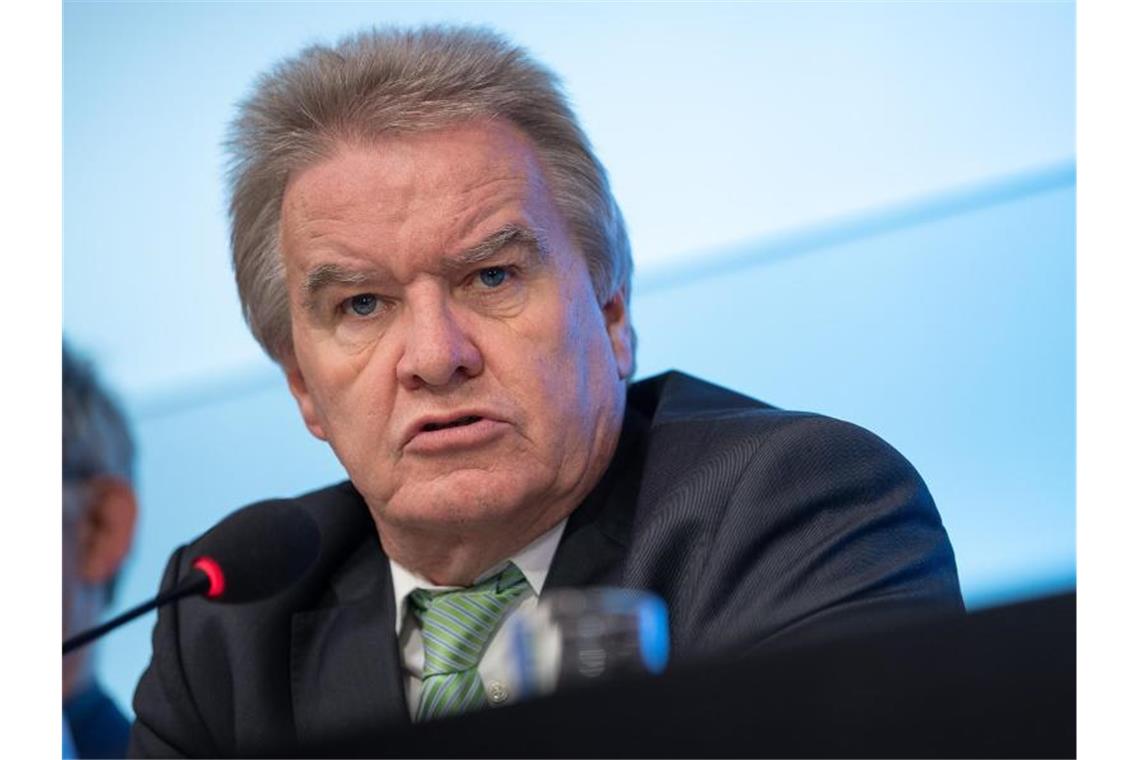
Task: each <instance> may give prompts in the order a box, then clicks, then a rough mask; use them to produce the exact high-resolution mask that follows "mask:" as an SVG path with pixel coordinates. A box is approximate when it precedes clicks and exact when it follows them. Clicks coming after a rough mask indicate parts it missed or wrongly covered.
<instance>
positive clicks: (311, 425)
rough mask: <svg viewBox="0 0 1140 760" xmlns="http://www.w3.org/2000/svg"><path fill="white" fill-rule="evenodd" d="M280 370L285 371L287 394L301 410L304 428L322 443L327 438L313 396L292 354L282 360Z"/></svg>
mask: <svg viewBox="0 0 1140 760" xmlns="http://www.w3.org/2000/svg"><path fill="white" fill-rule="evenodd" d="M281 367H282V369H284V370H285V379H286V380H287V381H288V383H289V392H290V393H292V394H293V398H294V399H296V400H297V408H299V409H300V410H301V418H302V419H303V420H305V427H307V428H308V429H309V432H310V433H312V434H313V435H314V436H315V437H316V438H319V439H320V440H322V441H327V440H328V436H326V435H325V429H324V427H323V426H322V425H321V421H320V417H319V415H318V414H317V404H316V402H315V401H314V400H313V395H312V394H311V393H309V386H308V384H307V383H306V382H305V375H304V373H302V372H301V367H300V365H299V364H298V363H297V358H296V356H294V355H293V353H292V352H290V353H289V356H288V357H286V358H285V359H283V360H282V362H281Z"/></svg>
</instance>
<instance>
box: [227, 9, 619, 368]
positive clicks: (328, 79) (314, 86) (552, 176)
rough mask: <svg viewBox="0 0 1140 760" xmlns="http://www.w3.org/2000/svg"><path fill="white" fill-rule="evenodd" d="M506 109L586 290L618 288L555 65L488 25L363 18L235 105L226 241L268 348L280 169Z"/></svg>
mask: <svg viewBox="0 0 1140 760" xmlns="http://www.w3.org/2000/svg"><path fill="white" fill-rule="evenodd" d="M478 118H494V119H503V120H505V121H508V122H510V123H512V124H513V125H514V126H516V127H518V128H519V129H520V130H521V131H522V132H523V133H525V134H526V135H527V136H528V137H529V138H530V140H531V141H532V142H533V144H534V146H535V148H536V149H537V152H538V156H539V160H540V161H541V163H542V166H543V169H544V170H545V172H546V179H547V181H548V183H549V185H550V189H551V193H552V195H553V197H554V201H555V203H556V205H557V207H558V208H559V210H560V211H561V213H562V214H563V216H564V217H565V219H566V222H567V224H568V225H569V228H570V233H571V235H572V236H573V238H574V240H575V242H576V243H577V245H578V246H579V247H580V248H581V250H582V253H583V255H584V256H585V259H586V266H587V269H588V270H589V273H590V279H591V281H592V283H593V288H594V292H595V295H596V296H597V298H598V301H599V303H604V302H606V301H608V300H609V299H610V298H612V297H613V296H614V295H616V294H617V293H618V292H619V291H620V292H621V293H623V294H624V295H625V297H626V300H627V303H628V298H629V286H630V277H631V274H632V269H633V264H632V259H631V257H630V250H629V238H628V236H627V235H626V230H625V222H624V221H623V219H622V215H621V211H620V210H619V209H618V206H617V203H616V202H615V201H614V198H613V195H612V194H611V192H610V186H609V180H608V178H607V176H606V170H605V168H604V167H603V166H602V164H601V162H599V161H598V159H597V157H596V156H595V155H594V153H593V150H592V149H591V147H590V143H589V140H588V139H587V138H586V135H585V133H584V132H583V131H582V129H581V127H580V126H579V125H578V121H577V119H576V118H575V116H574V113H573V112H572V111H571V110H570V106H569V105H568V103H567V100H566V97H565V95H564V94H563V92H562V89H561V84H560V81H559V79H558V77H557V76H556V75H555V74H554V73H552V72H551V71H550V70H548V69H547V68H545V67H544V66H542V65H541V64H539V63H537V62H536V61H534V60H533V59H532V58H531V57H530V56H529V55H528V54H527V52H526V51H525V50H523V49H522V48H520V47H518V46H516V45H513V44H511V43H510V42H508V41H507V40H506V39H504V38H503V37H501V36H499V35H498V34H496V33H494V32H492V31H489V30H487V29H481V28H472V27H450V26H431V27H423V28H418V29H412V30H400V29H391V28H385V29H373V30H371V31H368V32H364V33H361V34H358V35H355V36H351V37H346V38H345V39H343V40H341V41H340V42H339V43H337V44H336V45H335V46H332V47H329V46H326V45H314V46H311V47H309V48H306V49H305V50H303V51H302V52H301V53H300V54H299V55H298V56H296V57H295V58H291V59H288V60H285V61H283V62H281V63H279V64H278V65H277V66H276V67H274V68H273V69H272V70H271V71H269V72H268V73H267V74H263V75H262V76H261V77H260V78H259V79H258V81H257V83H256V85H255V87H254V90H253V93H252V95H251V96H250V97H249V98H248V99H246V100H245V101H244V102H242V103H241V104H240V106H239V113H238V116H237V118H236V119H235V120H234V122H233V124H232V125H231V128H230V134H229V138H228V140H227V142H226V147H227V149H228V152H229V155H230V165H229V189H230V223H231V228H230V243H231V246H232V249H233V265H234V274H235V277H236V279H237V286H238V295H239V296H240V298H241V303H242V310H243V312H244V315H245V319H246V322H247V323H248V324H249V327H250V330H251V331H252V332H253V335H254V337H255V338H256V339H257V341H258V342H259V343H260V344H261V346H262V348H264V349H265V351H266V353H268V354H269V356H270V357H272V358H273V359H274V360H276V361H278V362H281V361H282V360H283V359H284V358H285V357H287V356H288V355H289V354H290V353H291V351H292V330H291V324H290V316H289V296H288V292H287V290H286V286H285V272H284V263H283V261H282V256H281V251H280V247H279V240H278V234H279V230H278V227H279V224H280V219H281V202H282V198H283V197H284V194H285V185H286V183H287V181H288V179H289V176H290V173H291V172H294V171H297V170H298V169H300V168H303V167H305V166H308V165H311V164H313V163H315V162H317V161H319V160H321V159H322V158H325V157H327V156H329V155H330V154H331V151H332V149H333V148H334V147H335V145H336V144H337V143H341V142H350V143H351V142H361V141H366V140H368V139H369V138H375V137H377V136H379V135H381V134H398V133H407V132H420V131H425V130H430V129H437V128H441V127H445V126H448V125H451V124H455V123H457V122H462V121H468V120H471V119H478Z"/></svg>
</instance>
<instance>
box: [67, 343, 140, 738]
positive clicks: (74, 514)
mask: <svg viewBox="0 0 1140 760" xmlns="http://www.w3.org/2000/svg"><path fill="white" fill-rule="evenodd" d="M133 463H134V444H133V443H132V441H131V436H130V431H129V430H128V428H127V422H126V418H125V417H124V416H123V413H122V411H121V410H120V409H119V407H118V406H117V405H116V404H115V402H114V400H113V399H112V398H111V396H110V395H109V394H108V393H107V391H106V390H105V389H103V387H102V386H100V384H99V381H98V379H97V378H96V377H95V373H94V371H93V370H92V368H91V367H90V366H88V365H87V364H84V363H83V362H82V361H80V360H79V359H78V358H77V357H76V356H75V355H74V354H72V352H71V351H69V350H68V347H67V344H64V346H63V638H64V639H65V640H66V639H68V638H69V637H71V636H72V635H74V634H76V633H79V632H80V631H82V630H85V629H87V628H91V627H92V626H94V625H96V624H98V623H99V618H100V617H101V616H102V614H103V611H104V609H105V608H106V607H107V605H108V604H110V602H111V596H112V594H113V592H114V585H115V580H116V578H117V577H118V573H119V569H120V567H121V566H122V564H123V560H124V559H125V558H126V556H127V551H128V549H130V545H131V538H132V536H133V535H134V527H135V516H136V513H137V505H136V499H135V492H134V488H133V486H132V470H133ZM63 715H64V736H65V737H68V736H69V737H70V739H71V741H72V743H73V745H74V746H73V749H74V751H75V753H76V754H75V755H74V756H76V757H81V758H89V757H123V756H124V755H125V753H126V751H127V739H128V736H129V732H130V724H129V723H128V722H127V719H126V718H125V717H124V716H123V714H122V713H121V712H120V711H119V708H118V707H117V706H116V705H115V703H114V702H112V701H111V699H110V697H108V696H107V695H106V694H105V693H104V692H103V690H102V689H101V688H100V687H99V684H98V683H97V682H96V680H95V676H94V662H93V655H92V650H91V648H90V647H85V648H82V649H78V650H76V651H73V652H72V653H70V654H69V655H67V656H66V657H64V658H63Z"/></svg>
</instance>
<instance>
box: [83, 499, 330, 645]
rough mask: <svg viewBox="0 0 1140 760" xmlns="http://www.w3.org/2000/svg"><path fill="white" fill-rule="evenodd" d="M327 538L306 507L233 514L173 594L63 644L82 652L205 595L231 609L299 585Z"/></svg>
mask: <svg viewBox="0 0 1140 760" xmlns="http://www.w3.org/2000/svg"><path fill="white" fill-rule="evenodd" d="M320 547H321V534H320V530H319V529H318V528H317V524H316V523H315V522H313V519H312V518H311V517H309V515H308V514H307V513H306V512H304V511H303V510H302V509H301V508H299V507H297V506H296V505H294V504H293V503H292V502H288V501H266V502H262V503H260V504H255V505H253V506H251V507H246V508H245V509H242V510H240V511H238V512H235V513H233V514H232V515H230V516H229V517H227V518H226V519H224V520H222V521H221V522H220V523H218V524H217V525H215V526H214V527H213V528H211V529H210V530H209V531H207V532H206V533H205V535H203V536H202V538H201V539H200V540H199V541H198V542H197V543H196V544H195V547H194V548H195V551H194V559H193V560H192V561H191V563H190V564H191V567H192V568H193V569H192V570H191V572H190V574H189V576H188V577H187V578H186V579H185V580H183V581H182V582H181V583H179V584H178V585H177V586H175V587H174V588H173V589H171V590H169V591H166V592H163V593H161V594H159V595H158V596H156V597H155V598H154V599H152V600H150V601H149V602H145V603H143V604H140V605H139V606H137V607H133V608H131V609H129V610H127V611H126V612H124V613H122V614H121V615H118V616H117V617H114V618H112V619H111V620H108V621H107V622H106V623H103V624H102V625H99V626H96V627H95V628H91V629H89V630H86V631H83V632H82V633H78V634H76V635H75V636H72V637H71V638H70V639H68V640H67V641H65V642H63V653H64V654H67V653H68V652H70V651H72V650H74V649H78V648H79V647H81V646H83V645H85V644H88V643H90V642H92V641H94V640H95V639H97V638H99V637H101V636H103V635H104V634H106V633H108V632H110V631H112V630H114V629H116V628H118V627H119V626H121V625H123V624H124V623H126V622H128V621H131V620H134V619H135V618H136V617H138V616H139V615H142V614H145V613H147V612H150V611H151V610H153V609H155V608H156V607H161V606H162V605H164V604H169V603H171V602H175V601H177V600H179V599H182V598H184V597H187V596H193V595H195V594H200V595H202V596H204V597H205V598H206V599H210V600H212V601H215V602H222V603H226V604H244V603H246V602H256V601H258V600H260V599H265V598H266V597H269V596H272V595H273V594H276V593H277V592H278V591H281V590H283V589H285V588H286V587H287V586H289V585H290V584H292V583H293V582H295V581H297V580H299V579H300V578H301V576H303V575H304V574H305V573H306V572H308V570H309V568H310V567H311V566H312V565H313V563H314V562H315V561H316V559H317V554H318V553H319V552H320Z"/></svg>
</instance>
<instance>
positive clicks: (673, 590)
mask: <svg viewBox="0 0 1140 760" xmlns="http://www.w3.org/2000/svg"><path fill="white" fill-rule="evenodd" d="M694 139H695V140H696V141H697V142H695V143H694V144H695V145H699V139H700V138H699V137H695V138H694ZM688 147H689V148H691V147H693V146H688ZM229 149H230V152H231V156H232V166H231V173H230V193H231V202H230V214H231V220H230V221H231V245H232V249H233V260H234V269H235V275H236V280H237V285H238V291H239V295H240V297H241V301H242V305H243V309H244V313H245V317H246V320H247V322H248V323H249V325H250V328H251V330H252V332H253V334H254V336H255V337H256V338H257V340H258V341H259V342H260V343H261V345H262V347H263V348H264V349H265V350H266V352H267V353H268V354H269V355H270V356H271V357H272V358H273V359H274V360H275V361H276V362H277V363H278V364H279V365H280V367H281V369H282V371H283V374H284V377H285V380H286V382H287V383H288V387H289V389H290V391H291V392H292V394H293V396H294V397H295V399H296V401H297V404H298V408H299V410H300V413H301V417H302V419H303V421H304V423H305V425H306V426H307V428H308V430H309V431H310V432H311V433H312V434H313V435H314V436H316V437H317V438H318V439H320V440H322V441H326V442H327V443H328V444H329V445H330V446H331V447H332V449H333V451H334V452H335V454H336V456H337V457H338V459H339V460H340V462H341V463H342V464H343V465H344V467H345V469H346V470H347V473H348V476H349V480H348V481H347V482H344V483H340V484H338V485H334V486H331V487H328V488H324V489H321V490H318V491H314V492H312V493H309V494H306V495H303V496H300V497H297V498H296V499H295V500H294V503H295V504H296V505H297V506H298V507H299V508H300V509H303V510H305V511H306V512H308V513H309V514H310V515H311V516H312V517H313V519H314V520H315V521H316V522H317V524H318V526H319V527H320V531H321V536H322V546H321V552H320V556H319V557H318V559H317V561H316V564H315V566H314V568H313V569H312V570H311V571H310V572H309V573H308V574H307V575H306V576H305V577H304V578H303V579H301V580H300V581H298V582H296V583H295V584H293V585H292V586H290V587H288V588H287V589H285V590H284V591H282V592H280V593H279V594H277V595H275V596H273V597H271V598H269V599H267V600H265V601H262V602H259V603H256V604H249V605H244V606H243V605H234V606H221V605H210V604H209V603H207V602H203V601H201V600H188V601H187V602H186V603H183V604H181V605H179V606H178V608H177V610H176V611H175V610H172V609H168V610H166V611H164V612H160V614H159V618H158V622H157V624H156V627H155V632H154V651H153V655H152V659H151V663H150V665H149V667H148V669H147V671H146V673H145V674H144V676H143V678H142V680H141V681H140V684H139V687H138V690H137V692H136V695H135V712H136V714H137V720H136V723H135V726H134V729H133V733H132V752H134V753H136V754H140V755H147V756H171V755H204V756H218V755H274V754H282V755H291V754H297V753H301V754H308V755H326V754H330V753H331V754H337V753H340V754H345V753H349V754H352V753H358V752H363V753H366V754H367V753H368V752H369V750H370V749H371V750H372V751H379V748H380V747H382V746H383V745H382V742H383V734H384V731H385V730H389V729H391V728H392V727H393V726H399V725H401V724H406V723H407V722H409V721H426V720H431V719H434V718H438V717H442V716H445V715H451V714H455V713H461V712H467V711H470V710H475V709H479V708H482V707H484V706H487V705H488V704H509V703H510V702H511V701H513V698H514V697H513V695H515V694H517V692H518V689H517V688H516V687H517V684H514V683H512V682H511V680H510V675H509V673H508V672H507V670H506V669H505V668H504V662H505V661H506V660H507V659H508V657H507V655H506V654H505V652H506V650H507V647H508V643H507V642H506V641H505V639H506V636H503V635H501V632H502V631H503V630H504V628H503V626H504V621H505V620H508V619H509V618H510V617H511V616H512V615H515V614H518V613H519V611H520V610H524V609H529V608H532V607H533V606H534V605H535V604H536V603H537V599H538V597H539V595H540V594H542V593H543V592H544V590H546V589H553V588H559V587H581V586H593V585H618V586H625V587H630V588H642V589H649V590H651V591H653V592H655V593H656V594H658V595H660V596H661V597H662V598H663V599H664V600H665V602H666V603H667V605H668V607H669V612H670V638H671V641H672V655H673V658H674V659H675V660H681V661H683V660H689V659H694V658H699V657H705V656H709V655H713V654H724V653H729V652H732V653H738V654H743V653H747V652H751V651H755V650H756V649H757V648H761V647H765V646H768V645H769V644H770V643H771V642H774V641H780V640H784V641H787V640H797V641H799V640H806V639H809V638H813V637H819V636H835V635H840V634H843V633H849V632H852V631H857V630H862V629H864V628H865V627H866V626H870V625H876V624H882V622H883V621H889V620H896V619H899V618H900V617H905V616H910V615H913V614H919V611H922V613H923V614H926V613H930V612H943V613H953V612H959V611H961V609H962V600H961V595H960V592H959V587H958V579H957V572H956V568H955V564H954V557H953V552H952V550H951V547H950V543H949V540H948V538H947V535H946V532H945V530H944V529H943V526H942V523H941V520H940V518H939V515H938V512H937V510H936V509H935V506H934V503H933V501H932V499H931V497H930V494H929V493H928V491H927V489H926V487H925V485H924V484H923V482H922V479H921V478H920V477H919V475H918V473H916V472H915V471H914V468H913V467H911V466H910V464H909V463H908V462H907V461H906V460H905V459H903V458H902V456H901V455H899V454H898V453H897V452H896V451H895V450H894V449H892V448H891V447H890V446H888V445H887V444H886V443H884V442H883V441H882V440H880V439H879V438H877V437H875V436H874V435H873V434H871V433H869V432H867V431H865V430H862V429H861V428H858V427H856V426H854V425H850V424H848V423H844V422H840V421H838V420H833V419H829V418H826V417H822V416H819V415H814V414H806V413H800V412H785V411H783V410H780V409H776V408H775V407H772V406H770V405H768V404H764V403H762V402H759V401H756V400H754V399H750V398H747V397H745V396H742V395H740V394H737V393H734V392H732V391H730V390H727V389H724V388H719V387H717V386H715V385H712V384H710V383H706V382H704V381H701V380H698V379H697V378H694V377H691V376H689V375H686V374H683V373H681V372H669V373H665V374H663V375H660V376H657V377H653V378H649V379H646V380H642V381H640V382H636V383H634V382H632V376H633V374H634V355H635V336H634V330H633V325H632V322H631V318H630V295H631V294H630V275H631V271H632V260H631V256H630V250H629V241H628V238H627V235H626V231H625V226H624V222H623V220H622V216H621V212H620V210H619V208H618V206H617V203H616V201H615V199H614V198H613V196H612V194H611V192H610V187H609V181H608V179H607V176H606V172H605V169H604V168H603V167H602V165H601V164H600V162H599V161H598V159H597V158H596V157H595V155H594V154H593V152H592V150H591V148H590V144H589V141H588V139H587V138H586V136H585V134H584V133H583V132H582V130H581V128H580V127H579V125H578V122H577V120H576V118H575V116H574V114H573V113H572V112H571V110H570V108H569V106H568V105H567V103H566V99H565V96H564V95H563V94H562V91H561V89H560V86H559V84H558V81H557V78H556V77H555V76H554V75H553V74H552V73H551V72H550V71H548V70H547V69H546V68H544V67H543V66H541V65H540V64H538V63H537V62H535V61H534V60H533V59H532V58H531V57H530V56H529V55H528V54H527V53H526V52H525V51H524V50H522V49H521V48H519V47H517V46H516V45H514V44H513V43H511V42H509V41H507V40H505V39H503V38H502V37H500V36H498V35H496V34H495V33H493V32H489V31H486V30H481V29H473V28H463V27H428V28H418V29H410V30H400V29H380V30H374V31H371V32H365V33H362V34H359V35H357V36H354V37H349V38H346V39H345V40H343V41H341V42H340V43H339V44H337V45H334V46H323V45H317V46H313V47H309V48H307V49H305V50H304V51H302V52H301V53H300V54H299V55H297V56H295V57H293V58H291V59H289V60H286V61H284V62H282V63H280V64H279V65H277V66H276V67H274V68H273V69H272V70H271V71H269V72H268V73H267V74H265V75H263V76H262V77H261V78H260V79H259V80H258V81H257V84H256V86H255V88H254V91H253V93H252V95H251V96H250V97H249V98H248V99H247V100H246V101H245V102H244V103H243V104H242V105H241V107H240V111H239V114H238V117H237V119H236V121H235V122H234V125H233V127H232V132H231V139H230V142H229ZM693 318H694V319H699V318H700V315H699V314H694V315H693ZM193 553H194V548H193V545H190V546H189V547H183V548H180V549H179V550H177V551H176V552H175V553H174V555H173V556H172V558H171V560H170V562H169V564H168V566H167V570H166V573H165V576H164V578H163V581H162V585H163V587H164V588H169V587H171V586H172V585H173V584H176V583H178V582H179V580H180V579H182V578H183V577H185V575H186V573H187V572H188V571H189V567H188V564H189V562H190V559H191V558H192V557H193Z"/></svg>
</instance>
